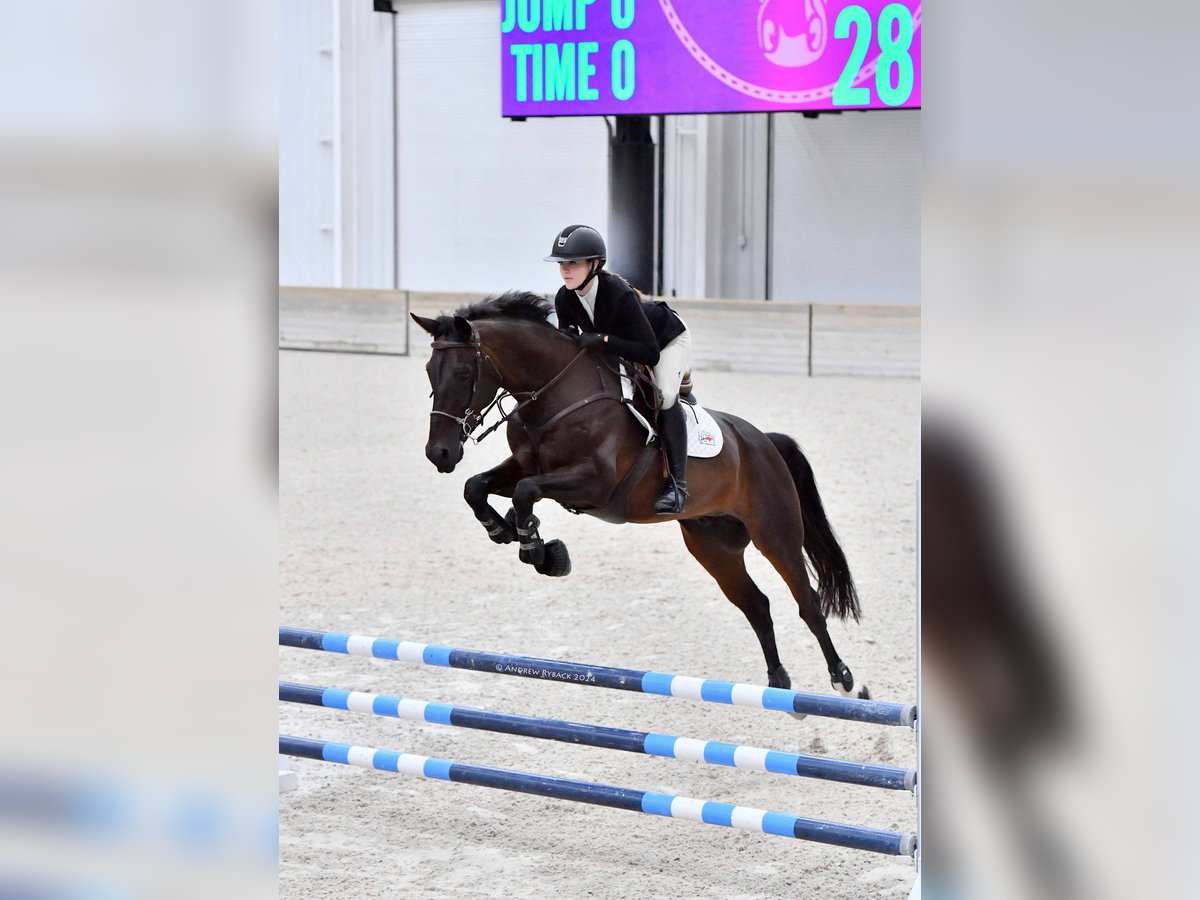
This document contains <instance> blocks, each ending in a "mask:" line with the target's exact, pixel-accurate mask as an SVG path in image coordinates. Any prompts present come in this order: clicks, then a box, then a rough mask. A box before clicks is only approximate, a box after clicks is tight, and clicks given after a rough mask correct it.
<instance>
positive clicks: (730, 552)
mask: <svg viewBox="0 0 1200 900" xmlns="http://www.w3.org/2000/svg"><path fill="white" fill-rule="evenodd" d="M679 526H680V528H681V529H682V530H683V542H684V543H685V544H686V545H687V548H688V552H689V553H691V554H692V556H694V557H695V558H696V560H697V561H698V562H699V563H700V565H702V566H704V569H705V571H707V572H708V574H709V575H711V576H712V577H713V579H714V580H715V581H716V582H717V584H718V585H719V586H720V588H721V592H722V593H724V594H725V596H726V597H727V598H729V602H730V603H732V604H733V605H734V606H736V607H737V608H738V609H740V610H741V611H742V614H743V615H744V616H745V617H746V619H747V620H748V621H749V622H750V627H751V628H753V629H754V633H755V635H757V636H758V642H759V644H761V645H762V651H763V657H764V658H765V659H766V662H767V684H769V685H770V686H771V687H778V688H789V687H791V686H792V680H791V678H790V677H789V676H788V673H787V669H785V668H784V667H783V664H782V663H781V662H780V660H779V648H778V647H777V646H776V645H775V626H774V624H773V623H772V622H771V605H770V601H769V600H768V599H767V595H766V594H764V593H763V592H762V591H761V590H759V587H758V585H757V584H755V583H754V580H753V579H752V578H751V577H750V573H749V572H747V571H746V559H745V550H746V547H747V546H748V545H749V543H750V535H749V533H747V531H746V526H745V525H743V524H742V523H741V522H740V521H738V520H737V519H735V518H732V517H731V516H723V517H721V518H718V519H687V520H684V521H681V522H680V523H679Z"/></svg>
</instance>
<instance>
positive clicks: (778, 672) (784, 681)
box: [767, 666, 792, 691]
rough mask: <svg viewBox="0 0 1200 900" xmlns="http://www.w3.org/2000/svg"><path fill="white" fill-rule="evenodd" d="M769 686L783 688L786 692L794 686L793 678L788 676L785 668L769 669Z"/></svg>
mask: <svg viewBox="0 0 1200 900" xmlns="http://www.w3.org/2000/svg"><path fill="white" fill-rule="evenodd" d="M767 686H768V687H773V688H783V689H784V690H785V691H786V690H788V689H790V688H791V686H792V676H791V675H789V674H788V670H787V669H785V668H784V667H783V666H777V667H775V668H774V669H767Z"/></svg>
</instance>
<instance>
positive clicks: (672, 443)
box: [654, 400, 688, 516]
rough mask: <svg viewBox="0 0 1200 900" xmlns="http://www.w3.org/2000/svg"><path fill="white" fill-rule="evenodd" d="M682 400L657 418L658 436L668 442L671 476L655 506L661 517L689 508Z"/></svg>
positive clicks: (685, 425)
mask: <svg viewBox="0 0 1200 900" xmlns="http://www.w3.org/2000/svg"><path fill="white" fill-rule="evenodd" d="M684 415H685V414H684V411H683V406H682V405H680V403H679V401H678V400H676V401H675V405H674V406H672V407H671V408H670V409H664V410H663V411H662V412H661V413H659V416H658V433H659V436H660V438H661V439H662V440H663V441H665V442H666V448H667V469H668V471H669V472H670V473H671V474H670V476H669V477H668V479H667V488H666V490H665V491H663V495H662V496H661V497H659V498H658V501H657V502H656V503H655V504H654V511H655V512H656V513H658V514H659V515H660V516H669V515H672V514H674V513H681V512H683V508H684V506H686V505H687V490H688V488H687V420H686V419H684Z"/></svg>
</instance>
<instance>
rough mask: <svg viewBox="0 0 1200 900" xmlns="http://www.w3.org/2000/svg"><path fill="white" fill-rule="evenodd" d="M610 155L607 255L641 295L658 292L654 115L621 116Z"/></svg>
mask: <svg viewBox="0 0 1200 900" xmlns="http://www.w3.org/2000/svg"><path fill="white" fill-rule="evenodd" d="M616 119H617V123H616V129H615V131H614V133H613V135H612V138H611V139H610V143H609V154H608V202H609V226H608V229H609V234H608V236H607V237H608V255H609V259H610V260H611V262H612V268H613V269H614V271H617V272H620V273H621V274H622V275H624V276H625V277H626V278H628V279H629V282H630V283H631V284H632V285H633V286H634V287H636V288H638V289H639V290H642V291H647V292H652V291H653V289H654V196H655V195H654V140H653V138H652V137H651V134H650V117H649V116H617V117H616Z"/></svg>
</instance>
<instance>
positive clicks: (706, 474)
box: [412, 291, 870, 699]
mask: <svg viewBox="0 0 1200 900" xmlns="http://www.w3.org/2000/svg"><path fill="white" fill-rule="evenodd" d="M552 308H553V307H552V306H551V304H550V303H549V302H548V301H546V300H545V299H544V298H542V297H539V296H538V295H536V294H532V293H527V292H521V291H510V292H507V293H504V294H501V295H499V296H495V297H486V298H484V299H482V300H480V301H479V302H477V303H474V304H471V305H467V306H463V307H461V308H460V309H458V310H457V311H456V313H455V314H454V315H453V316H450V315H441V316H438V317H437V318H424V317H422V316H418V315H416V314H413V315H412V318H413V320H414V321H415V322H416V323H417V325H419V326H420V327H421V328H423V329H424V330H425V331H427V332H428V333H429V334H430V335H431V336H432V338H433V341H432V348H433V349H432V352H431V354H430V358H429V362H428V363H427V365H426V367H425V368H426V372H427V374H428V376H429V383H430V385H431V387H432V397H433V408H432V411H431V412H430V425H429V440H428V442H427V443H426V445H425V455H426V457H427V458H428V459H429V461H430V462H431V463H433V465H434V466H435V467H436V468H437V470H438V471H439V472H441V473H443V474H446V473H449V472H453V471H454V469H455V467H456V466H457V465H458V463H459V462H460V461H461V459H462V456H463V449H464V445H465V442H466V440H467V439H468V438H470V439H472V440H482V439H483V438H484V437H486V436H487V435H488V434H490V433H491V432H492V431H493V430H495V429H496V428H497V427H499V426H500V425H501V424H504V425H505V426H506V433H507V437H508V445H509V448H510V450H511V451H512V454H511V455H510V456H509V457H508V458H507V459H505V460H504V462H502V463H500V464H499V465H498V466H496V467H495V468H493V469H489V470H488V471H486V472H480V473H479V474H477V475H473V476H471V477H470V478H468V479H467V481H466V484H465V486H464V489H463V497H464V499H465V500H466V502H467V504H468V505H469V506H470V508H471V510H472V511H473V512H474V514H475V518H476V519H477V520H478V521H479V522H480V524H481V525H482V526H483V528H484V529H485V530H486V531H487V534H488V536H489V537H490V538H491V540H492V541H493V542H495V543H497V544H508V543H511V542H513V541H518V542H519V544H520V549H519V558H520V559H521V561H522V562H525V563H528V564H529V565H531V566H533V567H534V568H535V569H536V570H537V571H538V572H540V573H542V574H544V575H548V576H552V577H561V576H563V575H566V574H567V573H569V572H570V568H571V567H570V557H569V555H568V553H567V550H566V547H565V546H564V545H563V544H562V542H561V541H558V540H552V541H546V540H544V539H543V538H542V536H541V534H540V533H539V531H538V526H539V525H540V522H539V520H538V519H537V517H536V516H535V515H534V514H533V507H534V504H536V503H537V502H538V501H539V500H552V501H556V502H557V503H559V504H560V505H561V506H563V507H565V508H566V509H568V510H570V511H572V512H576V513H582V514H585V515H593V516H595V517H597V518H600V519H602V520H604V521H608V522H630V523H635V524H653V523H658V522H664V521H670V520H677V521H678V522H679V525H680V528H681V529H682V531H683V539H684V543H685V545H686V546H687V549H688V551H689V552H690V553H691V554H692V556H693V557H695V558H696V560H697V561H698V562H699V563H700V565H701V566H703V567H704V569H705V570H706V571H707V572H708V574H709V575H711V576H712V578H713V579H714V580H715V581H716V582H717V585H718V586H719V587H720V589H721V591H722V593H724V595H725V596H726V598H728V599H729V601H730V602H731V603H733V605H734V606H736V607H737V608H738V609H739V610H741V611H742V613H743V615H745V617H746V619H747V620H748V621H749V623H750V627H751V628H752V629H753V630H754V633H755V635H756V636H757V637H758V641H759V644H760V645H761V647H762V652H763V657H764V659H765V661H766V664H767V682H768V684H769V685H770V686H771V687H777V688H789V687H791V678H790V676H789V675H788V672H787V670H786V669H785V668H784V666H783V664H782V662H781V661H780V659H779V650H778V648H777V646H776V643H775V629H774V625H773V623H772V620H771V611H770V604H769V601H768V599H767V596H766V595H765V594H764V593H763V592H762V591H761V590H760V589H759V587H758V586H757V585H756V584H755V583H754V581H753V580H752V579H751V577H750V575H749V573H748V572H747V571H746V563H745V556H744V554H745V550H746V548H747V547H748V546H749V545H750V543H751V541H753V542H754V545H755V546H756V547H757V548H758V549H759V550H760V551H761V552H762V554H763V556H765V557H766V558H767V560H768V561H769V562H770V563H771V565H772V566H774V568H775V569H776V571H778V572H779V574H780V576H782V578H783V580H784V581H785V582H786V583H787V586H788V588H789V590H790V591H791V593H792V596H793V597H794V598H795V601H796V604H797V606H798V607H799V613H800V618H801V619H802V620H803V621H804V624H805V625H807V626H808V628H809V630H810V631H811V632H812V633H813V635H814V636H815V637H816V639H817V643H818V644H819V645H820V647H821V652H822V653H823V654H824V656H825V662H826V665H827V666H828V669H829V678H830V683H831V684H832V685H833V687H834V688H835V689H836V690H837V691H838V692H840V693H841V694H843V695H846V696H857V697H860V698H863V699H869V697H870V692H869V691H868V689H867V687H866V686H865V685H863V686H857V685H856V684H855V680H854V675H853V674H852V673H851V671H850V668H849V666H847V665H846V663H845V662H844V661H843V660H842V659H841V657H840V656H838V652H837V650H836V649H835V648H834V646H833V641H832V640H831V639H830V637H829V631H828V629H827V628H826V624H825V620H826V617H827V616H828V615H831V614H832V615H836V616H837V617H838V618H839V619H841V620H843V621H845V620H846V619H847V618H848V617H853V618H854V620H855V621H858V620H859V617H860V616H861V609H860V605H859V599H858V591H857V589H856V588H855V585H854V580H853V578H852V577H851V574H850V568H849V565H848V563H847V562H846V556H845V553H844V552H843V551H842V548H841V546H840V545H839V543H838V540H837V537H836V535H835V534H834V532H833V529H832V527H831V526H830V524H829V521H828V520H827V518H826V515H825V510H824V507H823V505H822V503H821V497H820V494H819V493H818V492H817V485H816V481H815V480H814V477H813V471H812V467H811V466H810V465H809V462H808V460H807V458H805V456H804V453H803V452H802V451H801V449H800V447H799V445H797V443H796V442H795V441H794V440H793V439H792V438H790V437H788V436H787V435H783V434H774V433H763V432H762V431H759V430H758V429H757V428H755V427H754V426H753V425H751V424H750V423H748V422H746V421H744V420H743V419H740V418H738V417H737V416H733V415H730V414H728V413H724V412H719V411H717V410H709V413H710V414H711V415H712V417H713V419H714V420H715V421H716V422H717V424H718V425H719V427H720V429H721V431H722V433H723V435H724V446H723V448H722V450H721V452H720V453H719V454H718V455H716V456H714V457H712V458H706V459H692V460H690V461H689V466H688V484H689V488H690V493H689V497H688V503H687V507H686V509H685V510H684V511H683V512H682V513H679V514H675V515H659V514H656V513H655V510H654V501H655V499H656V498H657V497H658V494H659V489H660V487H661V479H662V474H661V473H662V469H661V464H658V463H659V459H658V457H659V450H658V448H657V446H656V444H657V442H650V443H648V442H647V440H646V430H645V428H644V426H642V425H640V424H639V423H638V422H637V421H636V420H635V418H634V416H633V415H631V414H630V411H629V410H628V409H627V408H626V401H624V400H623V399H622V392H621V385H620V379H621V375H620V372H619V370H618V369H617V368H616V366H615V365H612V364H611V362H610V359H611V358H608V357H606V355H604V354H603V353H602V351H591V350H583V349H581V347H580V345H579V341H578V338H576V337H574V336H572V335H571V334H568V333H566V332H564V331H560V330H559V329H558V328H556V327H555V326H554V325H553V324H552V323H551V322H550V321H549V320H548V316H549V313H550V312H551V311H552ZM505 398H509V399H510V400H511V401H513V402H515V406H514V407H513V408H512V409H511V410H509V411H508V412H507V413H505V412H504V407H503V403H502V401H503V400H504V399H505ZM680 402H682V401H680ZM493 409H497V410H498V412H499V413H500V414H501V418H500V419H499V421H497V422H495V423H494V424H492V425H491V426H490V427H489V428H487V429H486V430H485V431H484V432H483V433H482V435H481V436H480V437H479V438H475V437H474V433H475V432H476V430H477V429H478V428H479V427H480V425H481V424H482V423H483V422H484V421H485V418H486V416H487V415H489V414H490V412H491V411H492V410H493ZM491 495H496V496H499V497H507V498H511V500H512V508H511V509H510V510H509V511H508V513H507V515H505V516H501V515H500V513H499V512H497V511H496V509H495V508H494V507H492V506H491V505H490V504H489V502H488V498H489V497H490V496H491ZM805 553H807V555H808V560H809V563H810V564H811V566H812V570H813V573H814V575H815V576H816V579H817V587H816V589H814V588H813V587H812V586H811V584H810V583H809V579H808V572H807V570H806V567H805V558H804V554H805Z"/></svg>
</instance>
